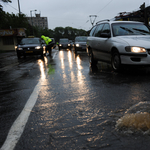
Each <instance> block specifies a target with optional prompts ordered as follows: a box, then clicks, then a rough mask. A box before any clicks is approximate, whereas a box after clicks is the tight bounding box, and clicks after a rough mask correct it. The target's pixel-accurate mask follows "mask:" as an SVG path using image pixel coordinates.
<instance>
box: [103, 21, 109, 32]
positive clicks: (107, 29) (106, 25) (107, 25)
mask: <svg viewBox="0 0 150 150" xmlns="http://www.w3.org/2000/svg"><path fill="white" fill-rule="evenodd" d="M102 33H110V26H109V24H108V23H107V24H105V25H104V28H103V30H102Z"/></svg>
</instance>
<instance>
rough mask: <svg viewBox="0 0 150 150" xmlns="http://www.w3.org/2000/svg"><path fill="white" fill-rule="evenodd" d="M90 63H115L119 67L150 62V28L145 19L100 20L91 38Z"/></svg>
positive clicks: (88, 50) (91, 32)
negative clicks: (140, 20) (142, 20)
mask: <svg viewBox="0 0 150 150" xmlns="http://www.w3.org/2000/svg"><path fill="white" fill-rule="evenodd" d="M86 50H87V53H88V55H89V56H90V64H91V65H96V64H97V62H98V61H104V62H108V63H111V65H112V68H113V69H114V70H115V71H119V70H120V69H121V68H122V65H150V29H149V28H148V27H147V26H146V25H145V24H144V23H142V22H135V21H134V22H133V21H109V20H105V21H100V22H98V23H97V24H96V25H95V26H94V27H93V28H92V29H91V31H90V35H89V37H88V38H87V47H86Z"/></svg>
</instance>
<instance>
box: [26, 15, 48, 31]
mask: <svg viewBox="0 0 150 150" xmlns="http://www.w3.org/2000/svg"><path fill="white" fill-rule="evenodd" d="M27 20H28V22H29V23H30V25H33V26H37V27H41V28H43V29H45V28H48V20H47V17H40V14H36V17H27Z"/></svg>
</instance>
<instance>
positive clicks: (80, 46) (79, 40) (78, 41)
mask: <svg viewBox="0 0 150 150" xmlns="http://www.w3.org/2000/svg"><path fill="white" fill-rule="evenodd" d="M86 42H87V37H86V36H77V37H76V38H75V42H74V50H75V52H77V51H86Z"/></svg>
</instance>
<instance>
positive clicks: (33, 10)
mask: <svg viewBox="0 0 150 150" xmlns="http://www.w3.org/2000/svg"><path fill="white" fill-rule="evenodd" d="M32 11H37V10H36V9H35V10H30V15H31V23H32V32H33V35H34V29H33V20H32Z"/></svg>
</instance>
